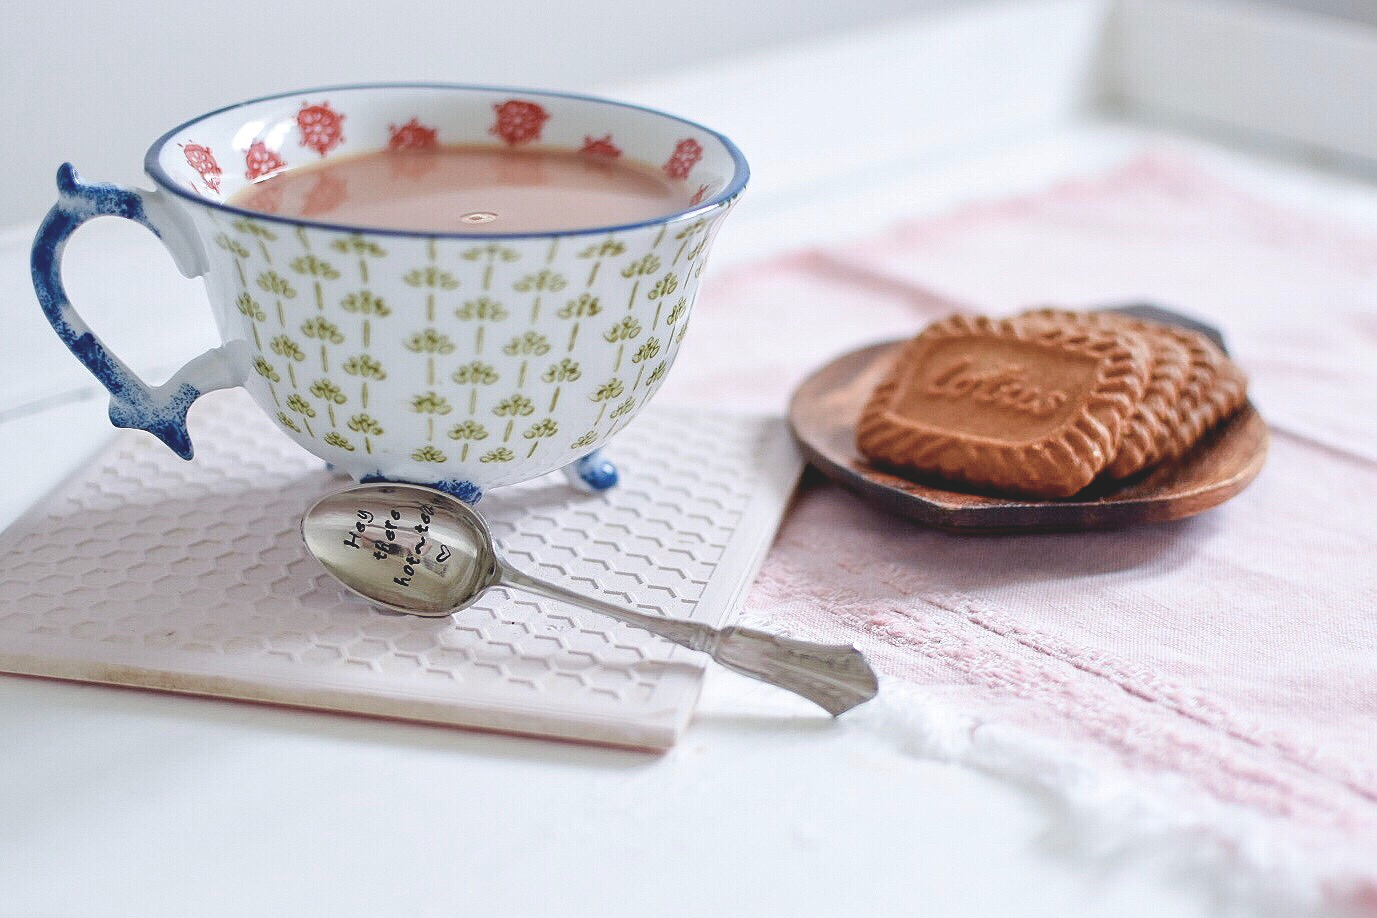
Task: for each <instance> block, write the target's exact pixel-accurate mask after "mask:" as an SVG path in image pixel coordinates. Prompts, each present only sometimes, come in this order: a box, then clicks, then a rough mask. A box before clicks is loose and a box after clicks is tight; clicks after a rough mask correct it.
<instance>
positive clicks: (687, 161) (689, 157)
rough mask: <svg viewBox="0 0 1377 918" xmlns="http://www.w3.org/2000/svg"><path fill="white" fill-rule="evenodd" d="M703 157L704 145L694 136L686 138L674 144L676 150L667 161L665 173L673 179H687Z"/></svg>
mask: <svg viewBox="0 0 1377 918" xmlns="http://www.w3.org/2000/svg"><path fill="white" fill-rule="evenodd" d="M702 158H703V145H702V144H700V143H699V142H698V141H696V140H694V139H693V138H692V137H688V138H685V139H684V140H681V141H679V142H678V143H676V144H675V145H674V152H673V153H671V154H670V157H669V159H668V160H666V161H665V165H664V170H665V175H667V176H669V177H670V178H672V179H686V178H688V176H689V173H690V172H692V171H693V167H694V166H696V165H698V160H700V159H702Z"/></svg>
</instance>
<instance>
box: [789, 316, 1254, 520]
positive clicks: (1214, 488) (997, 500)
mask: <svg viewBox="0 0 1377 918" xmlns="http://www.w3.org/2000/svg"><path fill="white" fill-rule="evenodd" d="M903 343H904V342H902V341H891V342H887V343H885V344H877V345H873V346H871V347H867V348H863V349H861V350H858V351H852V352H851V353H849V354H845V355H843V356H841V357H838V358H837V359H836V360H834V361H832V362H831V363H829V364H827V365H826V366H825V367H823V368H822V369H820V370H818V371H817V372H816V373H814V374H813V375H812V376H810V377H808V379H806V380H805V381H804V382H803V384H802V385H801V386H799V387H798V389H797V390H796V391H795V392H794V397H793V400H792V402H791V403H790V405H789V426H790V427H791V428H792V429H793V432H794V437H795V438H796V439H797V440H798V442H799V445H800V446H801V447H802V448H803V451H804V454H805V455H807V457H808V460H809V461H810V462H812V463H813V465H815V466H817V467H818V469H820V470H821V471H822V472H823V474H825V475H827V476H828V477H829V478H832V479H834V480H835V481H837V482H839V483H840V484H843V485H845V486H846V487H848V488H850V489H851V490H852V491H855V492H856V493H857V494H859V495H861V496H862V497H864V498H865V499H867V500H869V501H870V502H872V503H874V504H876V505H878V506H880V507H883V508H884V509H886V510H889V511H890V512H892V513H897V514H900V515H902V516H907V517H910V518H912V519H915V520H918V521H920V522H923V523H927V524H928V525H930V526H937V527H940V528H942V529H951V530H960V531H967V532H970V531H975V532H1009V531H1021V530H1073V529H1104V528H1112V527H1119V526H1129V525H1133V524H1136V523H1156V522H1161V521H1163V520H1177V519H1181V518H1183V517H1187V516H1192V515H1194V514H1196V513H1200V512H1201V511H1203V510H1208V509H1210V508H1211V507H1215V506H1218V505H1219V504H1222V503H1223V502H1224V501H1226V500H1228V499H1229V498H1231V497H1233V496H1234V495H1235V494H1237V493H1238V492H1240V491H1242V490H1243V489H1244V488H1246V487H1247V486H1248V484H1249V483H1250V482H1251V481H1252V480H1253V479H1254V478H1256V477H1257V473H1258V472H1259V471H1260V470H1261V469H1262V463H1263V460H1264V458H1265V457H1266V455H1267V425H1266V424H1264V423H1263V421H1262V418H1261V416H1260V415H1258V413H1257V411H1256V409H1254V408H1253V406H1252V404H1251V403H1249V404H1246V405H1244V406H1243V409H1242V410H1241V411H1239V412H1238V413H1237V414H1235V415H1234V416H1233V417H1232V418H1230V419H1229V420H1228V421H1226V422H1225V423H1224V424H1222V425H1220V426H1219V427H1218V428H1216V429H1215V430H1214V431H1213V432H1211V433H1210V434H1209V435H1207V436H1206V437H1205V439H1204V440H1202V441H1201V442H1200V443H1199V444H1197V445H1196V447H1195V449H1193V450H1192V451H1191V452H1190V453H1188V454H1186V455H1185V456H1183V457H1182V458H1181V459H1179V460H1177V461H1176V462H1173V463H1168V464H1166V465H1165V466H1161V467H1158V468H1156V469H1152V470H1150V471H1148V472H1146V473H1145V474H1144V475H1143V476H1141V477H1139V478H1133V479H1129V480H1128V481H1125V482H1106V483H1104V484H1100V483H1095V484H1092V485H1091V486H1090V487H1089V488H1087V489H1086V490H1085V491H1082V492H1081V493H1080V494H1077V495H1076V496H1075V497H1070V498H1066V499H1063V500H1032V499H1027V498H1009V497H1000V496H998V495H995V494H984V493H979V492H973V491H954V490H952V487H953V486H952V484H950V483H949V482H943V481H941V480H937V479H928V480H925V479H917V478H915V479H909V478H904V477H900V476H898V475H895V474H893V473H891V472H887V471H885V470H883V469H879V468H876V467H875V466H872V465H870V464H869V463H868V462H867V461H866V460H865V458H864V457H863V456H861V455H860V453H858V452H857V451H856V420H857V418H859V417H860V413H861V408H862V407H863V406H864V405H865V402H866V400H867V399H868V398H869V397H870V393H871V392H872V391H873V390H874V389H875V386H876V385H878V384H879V382H880V379H881V377H883V376H884V375H885V373H886V372H887V371H888V370H889V368H890V366H891V364H892V363H893V361H894V359H895V357H896V356H897V355H898V352H899V347H900V345H902V344H903Z"/></svg>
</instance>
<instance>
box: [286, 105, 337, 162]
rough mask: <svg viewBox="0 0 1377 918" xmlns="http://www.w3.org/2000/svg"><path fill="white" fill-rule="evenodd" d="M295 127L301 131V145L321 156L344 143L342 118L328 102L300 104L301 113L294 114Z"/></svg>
mask: <svg viewBox="0 0 1377 918" xmlns="http://www.w3.org/2000/svg"><path fill="white" fill-rule="evenodd" d="M296 126H297V129H298V130H299V131H301V145H302V146H303V147H310V148H311V149H312V150H315V151H316V152H317V153H319V154H320V155H321V156H324V155H325V154H326V153H329V152H330V151H331V150H333V149H334V148H335V147H337V146H339V145H340V144H341V143H343V142H344V116H343V115H341V114H340V113H339V112H337V111H335V110H334V109H332V108H331V107H330V103H329V102H322V103H320V104H319V105H307V104H306V103H305V102H302V103H301V111H299V112H297V113H296Z"/></svg>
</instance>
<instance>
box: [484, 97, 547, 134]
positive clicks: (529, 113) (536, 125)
mask: <svg viewBox="0 0 1377 918" xmlns="http://www.w3.org/2000/svg"><path fill="white" fill-rule="evenodd" d="M493 111H495V112H497V121H496V122H494V123H493V126H492V127H490V128H488V133H489V134H495V135H497V136H498V137H501V138H502V140H503V141H505V142H506V143H508V144H510V145H511V146H516V145H517V144H519V143H530V142H531V141H532V140H539V139H540V132H541V131H542V130H544V128H545V122H546V121H549V120H550V113H549V112H547V111H545V109H543V108H541V107H540V106H539V105H536V104H535V103H534V102H523V101H521V100H520V99H509V100H507V101H506V102H503V103H502V104H501V105H494V106H493Z"/></svg>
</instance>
